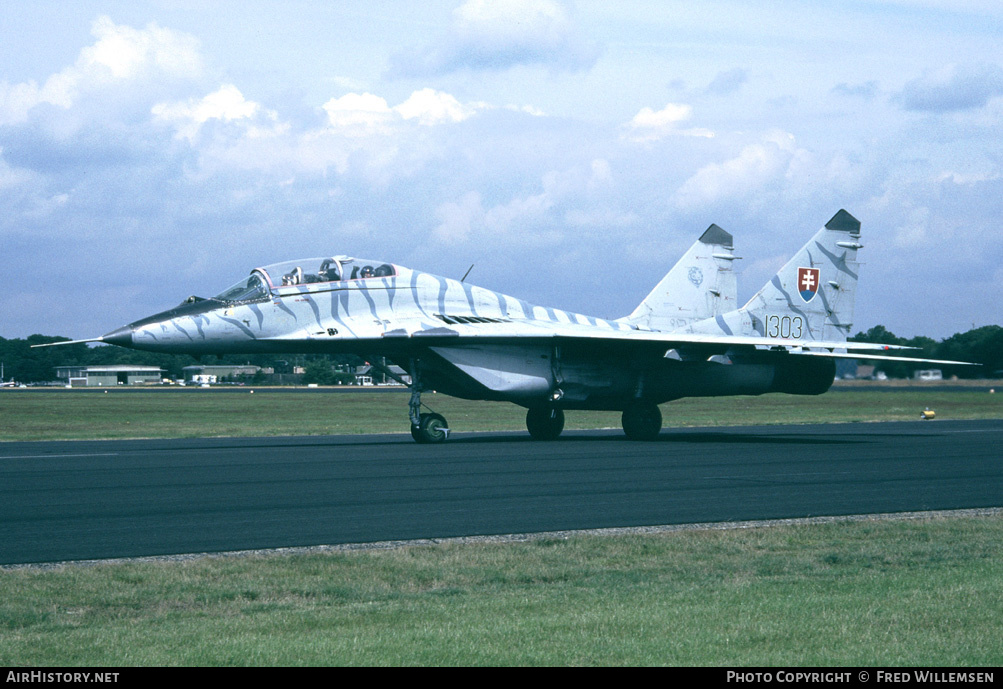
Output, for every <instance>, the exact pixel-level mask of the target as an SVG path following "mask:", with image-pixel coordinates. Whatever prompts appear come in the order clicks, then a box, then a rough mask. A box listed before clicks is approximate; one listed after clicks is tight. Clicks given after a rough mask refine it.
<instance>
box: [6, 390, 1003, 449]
mask: <svg viewBox="0 0 1003 689" xmlns="http://www.w3.org/2000/svg"><path fill="white" fill-rule="evenodd" d="M422 399H423V401H424V402H425V403H426V404H427V405H428V406H429V407H431V408H432V409H434V410H435V411H438V412H439V413H441V414H443V415H444V416H445V417H446V419H447V420H448V422H449V425H450V427H451V428H452V429H453V430H455V431H493V430H512V431H516V430H518V431H524V430H525V429H526V412H525V410H524V409H522V408H520V407H517V406H515V405H513V404H508V403H502V402H471V401H467V400H460V399H456V398H453V397H447V396H445V395H432V394H426V395H424V396H423V398H422ZM407 400H408V398H407V395H406V394H403V393H401V394H395V393H375V392H357V393H352V392H349V393H330V394H323V393H306V392H302V393H297V392H289V393H267V392H259V393H257V394H252V393H251V392H250V391H249V390H248V391H246V392H245V391H241V392H218V391H215V390H175V391H162V392H157V391H150V392H132V391H129V392H120V391H117V390H114V389H113V390H112V391H111V392H110V393H108V394H101V393H100V392H98V393H95V392H85V391H77V390H58V391H43V390H38V391H36V390H5V391H3V392H0V440H7V441H10V440H64V439H97V438H176V437H213V436H279V435H329V434H342V433H406V432H408V420H407ZM926 407H930V408H931V409H933V410H934V411H936V413H937V418H938V419H951V418H955V419H957V418H966V419H980V418H1003V390H1001V394H989V393H987V392H984V391H980V392H967V391H962V392H953V391H944V390H938V389H937V388H921V389H915V388H907V389H904V390H895V391H890V392H889V391H884V392H875V391H866V390H855V389H854V390H846V391H831V392H829V393H827V394H825V395H821V396H818V397H799V396H794V395H763V396H761V397H719V398H704V399H701V398H690V399H684V400H678V401H676V402H669V403H667V404H663V405H662V406H661V409H662V416H663V418H664V424H665V427H667V428H669V427H682V426H722V425H726V426H734V425H747V424H757V425H758V424H774V423H844V422H858V421H902V420H916V419H918V418H919V415H920V412H921V411H922V410H923V409H925V408H926ZM566 428H568V429H587V428H616V429H619V428H620V414H619V413H617V412H589V411H569V412H568V413H567V425H566Z"/></svg>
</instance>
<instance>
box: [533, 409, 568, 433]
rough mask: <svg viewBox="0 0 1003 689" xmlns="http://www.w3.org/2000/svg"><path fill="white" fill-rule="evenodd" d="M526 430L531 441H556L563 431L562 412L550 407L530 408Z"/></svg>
mask: <svg viewBox="0 0 1003 689" xmlns="http://www.w3.org/2000/svg"><path fill="white" fill-rule="evenodd" d="M526 428H527V429H528V430H529V435H530V436H531V437H532V438H533V440H557V437H558V436H559V435H561V431H563V430H564V412H563V411H562V410H560V409H553V408H551V407H530V408H529V410H528V411H527V412H526Z"/></svg>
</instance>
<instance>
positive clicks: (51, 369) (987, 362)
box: [0, 325, 1003, 384]
mask: <svg viewBox="0 0 1003 689" xmlns="http://www.w3.org/2000/svg"><path fill="white" fill-rule="evenodd" d="M68 339H69V338H67V337H58V336H47V335H31V336H29V337H28V338H27V339H20V338H14V339H5V338H3V337H0V362H2V363H3V377H4V380H8V381H9V380H16V381H18V382H19V383H43V382H49V381H53V380H56V367H57V366H110V365H115V364H132V365H140V366H159V367H160V368H162V369H164V377H165V378H172V379H179V378H182V377H183V369H184V367H185V366H192V365H195V364H199V363H202V364H210V363H212V364H215V363H223V364H254V365H257V366H260V367H262V368H272V369H274V370H275V372H276V373H291V372H292V370H293V368H294V367H297V366H302V367H304V368H305V369H306V371H307V374H308V378H309V380H307V379H304V382H308V383H309V382H317V383H322V384H324V383H331V382H334V381H335V380H337V379H338V378H337V376H338V372H337V371H336V368H339V367H341V368H344V367H354V366H358V365H361V364H362V363H363V361H362V360H361V359H360V358H359V357H357V356H353V355H344V354H252V355H236V354H230V355H225V356H222V357H216V356H206V357H201V359H199V358H196V357H193V356H190V355H185V354H157V353H154V352H140V351H136V350H134V349H124V348H122V347H113V346H97V347H89V346H87V345H86V344H72V345H63V346H60V347H43V348H41V349H32V348H31V345H36V344H44V343H48V342H59V341H65V340H68ZM850 340H852V341H855V342H877V343H879V344H892V345H906V346H909V347H917V348H918V349H916V350H907V351H904V352H901V353H902V355H903V356H916V357H922V358H926V359H950V360H954V361H970V362H973V363H977V364H982V366H941V365H936V366H934V365H930V364H917V363H908V362H896V361H878V360H874V361H869V362H868V361H864V362H863V363H873V364H874V365H875V369H876V370H877V371H883V372H884V373H885V374H886V375H887V376H888V377H889V378H909V377H912V374H913V371H915V370H917V369H923V368H940V369H941V370H943V372H944V376H945V377H949V376H953V375H956V376H958V377H959V378H987V377H1001V376H1003V327H1001V326H998V325H987V326H983V327H981V328H975V329H973V330H969V331H968V332H964V333H956V334H954V335H952V336H951V337H948V338H946V339H944V340H941V341H939V342H938V341H936V340H934V339H932V338H929V337H923V336H918V337H912V338H903V337H897V336H896V335H895V334H894V333H892V332H890V331H889V330H888V329H887V328H885V327H884V326H883V325H876V326H874V327H873V328H871V329H870V330H868V331H866V332H859V333H857V334H856V335H854V336H853V337H851V338H850ZM891 353H892V354H894V353H895V352H891Z"/></svg>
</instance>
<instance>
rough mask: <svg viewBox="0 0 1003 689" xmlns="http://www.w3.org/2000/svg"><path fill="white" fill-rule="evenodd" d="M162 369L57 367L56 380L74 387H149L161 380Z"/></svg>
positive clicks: (119, 365) (148, 367) (124, 366)
mask: <svg viewBox="0 0 1003 689" xmlns="http://www.w3.org/2000/svg"><path fill="white" fill-rule="evenodd" d="M163 376H164V369H162V368H160V367H159V366H136V365H133V364H117V365H114V366H57V367H56V378H58V379H59V380H62V381H65V382H66V384H67V385H72V386H74V387H76V386H80V387H93V386H107V385H150V384H156V383H159V382H161V381H162V380H163Z"/></svg>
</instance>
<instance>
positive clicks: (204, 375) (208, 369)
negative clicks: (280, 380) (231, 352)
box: [182, 364, 272, 383]
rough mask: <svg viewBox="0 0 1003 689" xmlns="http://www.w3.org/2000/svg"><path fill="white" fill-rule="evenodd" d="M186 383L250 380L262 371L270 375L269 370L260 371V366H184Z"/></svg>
mask: <svg viewBox="0 0 1003 689" xmlns="http://www.w3.org/2000/svg"><path fill="white" fill-rule="evenodd" d="M182 371H183V373H184V377H185V382H186V383H191V382H195V383H217V382H220V381H223V380H235V379H237V378H250V377H252V376H254V375H255V374H257V373H258V371H263V372H264V373H266V374H269V373H272V370H271V369H262V368H261V367H260V366H253V365H251V364H240V365H234V364H213V365H201V364H198V365H194V366H185V367H184V368H183V369H182Z"/></svg>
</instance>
